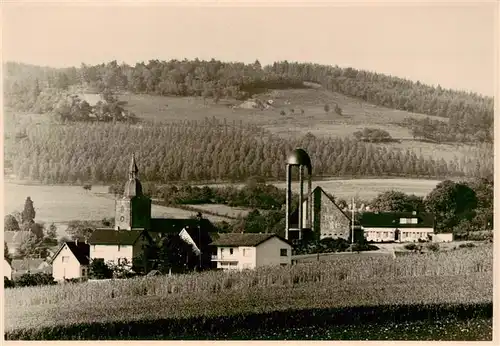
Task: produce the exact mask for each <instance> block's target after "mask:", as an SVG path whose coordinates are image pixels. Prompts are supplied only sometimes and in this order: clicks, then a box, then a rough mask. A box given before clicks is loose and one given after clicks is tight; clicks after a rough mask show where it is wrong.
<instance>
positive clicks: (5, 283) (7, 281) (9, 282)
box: [3, 276, 16, 288]
mask: <svg viewBox="0 0 500 346" xmlns="http://www.w3.org/2000/svg"><path fill="white" fill-rule="evenodd" d="M15 286H16V285H15V284H14V281H12V280H10V279H9V278H8V277H6V276H4V277H3V287H4V288H11V287H15Z"/></svg>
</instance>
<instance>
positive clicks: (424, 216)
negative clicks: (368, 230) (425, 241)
mask: <svg viewBox="0 0 500 346" xmlns="http://www.w3.org/2000/svg"><path fill="white" fill-rule="evenodd" d="M400 218H417V219H418V223H417V224H401V223H400V222H399V219H400ZM361 225H362V226H363V227H387V228H428V227H434V214H432V213H417V214H416V215H414V214H413V213H412V212H379V213H377V212H365V213H362V214H361Z"/></svg>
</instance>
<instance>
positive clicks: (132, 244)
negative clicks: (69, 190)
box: [87, 156, 216, 267]
mask: <svg viewBox="0 0 500 346" xmlns="http://www.w3.org/2000/svg"><path fill="white" fill-rule="evenodd" d="M138 173H139V170H138V168H137V164H136V160H135V156H132V159H131V161H130V166H129V173H128V180H127V182H126V183H125V187H124V191H123V195H122V196H121V197H120V198H117V199H116V200H115V226H114V228H98V229H96V230H95V231H94V232H93V233H92V235H91V236H90V238H89V239H88V240H87V243H88V244H89V245H90V258H91V259H103V260H104V262H108V261H113V262H114V263H117V264H119V263H121V262H123V261H124V260H126V262H127V263H132V260H133V259H134V258H137V257H139V256H141V255H142V254H144V251H145V249H146V248H147V246H148V245H149V244H153V243H155V242H156V243H158V242H159V241H160V240H161V239H162V238H163V236H165V235H167V234H170V235H172V234H178V235H179V237H180V239H182V240H183V241H185V242H186V243H188V244H189V245H191V246H192V248H193V251H194V252H195V253H196V254H197V255H198V257H199V265H200V266H202V267H206V266H210V263H211V250H210V247H209V246H208V244H210V243H211V241H212V239H211V236H210V234H212V233H215V232H216V228H215V226H214V225H213V224H212V223H211V222H210V221H209V220H207V219H203V218H201V217H198V218H197V219H165V218H152V217H151V199H150V198H149V197H148V196H146V195H144V193H143V190H142V185H141V182H140V180H139V178H138Z"/></svg>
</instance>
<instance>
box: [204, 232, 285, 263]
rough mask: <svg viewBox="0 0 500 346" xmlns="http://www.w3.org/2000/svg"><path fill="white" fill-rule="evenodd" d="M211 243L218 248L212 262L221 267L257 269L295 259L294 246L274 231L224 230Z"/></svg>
mask: <svg viewBox="0 0 500 346" xmlns="http://www.w3.org/2000/svg"><path fill="white" fill-rule="evenodd" d="M210 245H212V246H214V247H216V248H217V250H216V254H215V255H213V256H212V261H213V262H216V263H217V268H221V269H235V270H242V269H255V268H257V267H263V266H272V265H288V264H291V262H292V260H291V259H292V246H291V245H290V243H289V242H288V241H286V240H285V239H283V238H281V237H280V236H278V235H276V234H274V233H265V234H256V233H221V234H219V238H218V239H216V240H215V241H213V242H212V243H211V244H210Z"/></svg>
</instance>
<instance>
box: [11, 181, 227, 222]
mask: <svg viewBox="0 0 500 346" xmlns="http://www.w3.org/2000/svg"><path fill="white" fill-rule="evenodd" d="M4 196H5V204H4V213H6V214H9V213H12V212H14V211H19V212H21V211H22V210H23V208H24V201H25V200H26V197H28V196H29V197H31V199H32V200H33V204H34V207H35V211H36V217H35V220H36V221H37V222H47V223H52V222H55V223H64V222H65V221H72V220H102V219H103V218H109V217H114V214H115V200H114V196H112V195H109V194H108V193H107V187H106V186H92V190H91V191H87V190H84V189H83V188H82V187H81V186H68V185H22V184H13V183H5V184H4ZM151 213H152V216H153V217H165V218H189V217H191V216H192V215H193V214H194V213H193V212H191V211H188V210H183V209H178V208H172V207H165V206H159V205H153V206H152V210H151ZM205 217H206V218H208V219H210V220H212V221H214V222H217V221H224V220H225V221H228V220H229V219H227V218H224V217H219V216H213V215H208V214H207V215H205Z"/></svg>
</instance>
